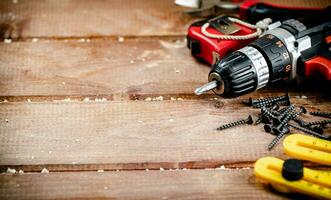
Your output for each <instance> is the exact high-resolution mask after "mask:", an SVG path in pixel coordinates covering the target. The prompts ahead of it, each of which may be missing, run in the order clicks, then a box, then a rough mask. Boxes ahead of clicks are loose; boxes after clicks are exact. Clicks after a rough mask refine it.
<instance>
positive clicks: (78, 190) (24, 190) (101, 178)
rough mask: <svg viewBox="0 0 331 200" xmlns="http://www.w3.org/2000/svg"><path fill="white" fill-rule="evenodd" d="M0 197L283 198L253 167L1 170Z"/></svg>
mask: <svg viewBox="0 0 331 200" xmlns="http://www.w3.org/2000/svg"><path fill="white" fill-rule="evenodd" d="M0 198H1V199H106V198H107V199H108V198H109V199H283V198H284V196H282V195H280V194H277V193H273V192H271V190H269V189H268V188H267V187H266V186H265V185H262V184H261V183H259V182H258V181H256V180H255V178H254V176H253V174H252V170H187V171H183V170H181V171H154V170H153V171H123V172H103V173H100V172H99V173H98V172H75V173H70V172H68V173H49V174H19V175H7V174H1V175H0Z"/></svg>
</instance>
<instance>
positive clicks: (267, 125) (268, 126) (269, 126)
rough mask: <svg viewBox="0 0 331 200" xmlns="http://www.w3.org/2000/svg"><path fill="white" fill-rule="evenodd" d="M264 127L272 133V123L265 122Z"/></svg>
mask: <svg viewBox="0 0 331 200" xmlns="http://www.w3.org/2000/svg"><path fill="white" fill-rule="evenodd" d="M263 128H264V131H265V132H267V133H270V132H271V131H272V124H265V125H264V126H263Z"/></svg>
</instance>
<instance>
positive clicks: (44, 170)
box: [41, 168, 49, 174]
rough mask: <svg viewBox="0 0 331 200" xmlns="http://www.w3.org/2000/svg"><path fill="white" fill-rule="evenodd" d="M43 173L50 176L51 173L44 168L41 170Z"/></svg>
mask: <svg viewBox="0 0 331 200" xmlns="http://www.w3.org/2000/svg"><path fill="white" fill-rule="evenodd" d="M41 173H42V174H48V173H49V171H48V170H47V169H46V168H43V169H42V170H41Z"/></svg>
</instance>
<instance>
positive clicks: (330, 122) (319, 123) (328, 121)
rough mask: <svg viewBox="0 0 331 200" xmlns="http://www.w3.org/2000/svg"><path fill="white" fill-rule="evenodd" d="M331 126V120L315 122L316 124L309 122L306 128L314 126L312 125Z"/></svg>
mask: <svg viewBox="0 0 331 200" xmlns="http://www.w3.org/2000/svg"><path fill="white" fill-rule="evenodd" d="M327 124H331V119H326V120H321V121H315V122H307V123H305V125H304V126H312V125H327Z"/></svg>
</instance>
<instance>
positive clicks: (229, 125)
mask: <svg viewBox="0 0 331 200" xmlns="http://www.w3.org/2000/svg"><path fill="white" fill-rule="evenodd" d="M250 120H251V116H249V117H248V118H247V119H241V120H238V121H234V122H231V123H228V124H224V125H222V126H220V127H218V128H217V130H219V131H220V130H224V129H228V128H231V127H234V126H239V125H242V124H248V123H251V121H250Z"/></svg>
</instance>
